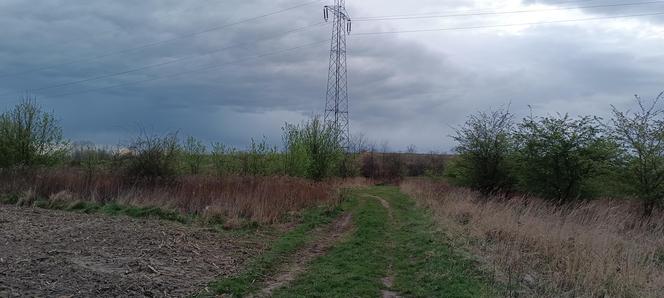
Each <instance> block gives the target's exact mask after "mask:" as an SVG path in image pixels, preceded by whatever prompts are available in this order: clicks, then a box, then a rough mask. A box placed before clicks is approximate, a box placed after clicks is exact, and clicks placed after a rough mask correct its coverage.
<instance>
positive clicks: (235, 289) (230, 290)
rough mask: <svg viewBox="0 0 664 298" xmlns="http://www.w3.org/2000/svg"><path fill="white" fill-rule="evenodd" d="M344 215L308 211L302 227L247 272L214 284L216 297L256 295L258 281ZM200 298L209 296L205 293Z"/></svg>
mask: <svg viewBox="0 0 664 298" xmlns="http://www.w3.org/2000/svg"><path fill="white" fill-rule="evenodd" d="M341 212H342V209H341V208H334V209H330V208H329V207H319V208H312V209H309V210H307V211H305V212H304V213H303V216H302V222H301V224H299V225H298V226H297V227H296V228H295V229H293V230H292V231H290V232H288V233H286V234H285V235H284V236H282V237H281V238H279V239H278V240H277V241H276V242H275V243H274V244H273V245H272V247H271V248H270V249H269V250H268V251H267V252H265V253H263V254H262V255H260V256H259V257H257V258H256V259H254V260H253V261H251V262H250V264H249V265H248V266H247V268H246V269H245V270H244V271H243V272H241V273H240V274H238V275H237V276H232V277H228V278H222V279H220V280H218V281H216V282H213V283H212V284H211V285H210V286H209V288H210V289H211V290H212V292H213V293H215V294H231V295H233V297H243V296H246V295H247V294H249V293H252V292H254V291H256V290H257V289H258V288H257V284H258V283H257V282H258V281H260V280H261V279H262V278H263V277H264V276H266V275H269V274H270V273H273V272H274V270H276V268H277V266H278V265H279V264H281V263H282V262H284V261H285V260H287V259H288V257H289V256H290V255H292V254H293V253H294V252H296V251H297V250H298V249H299V248H300V247H302V246H303V245H305V244H306V243H307V242H308V241H310V240H311V237H310V232H311V231H312V230H313V229H315V228H317V227H319V226H321V225H324V224H327V223H330V222H331V221H332V220H333V219H334V218H335V217H337V216H338V215H339V214H340V213H341ZM200 296H207V295H206V294H205V293H203V294H201V295H200Z"/></svg>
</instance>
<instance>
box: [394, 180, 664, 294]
mask: <svg viewBox="0 0 664 298" xmlns="http://www.w3.org/2000/svg"><path fill="white" fill-rule="evenodd" d="M401 189H402V191H404V192H405V193H407V194H409V195H411V196H412V197H413V198H414V199H416V200H417V201H418V203H419V204H421V205H423V206H424V207H427V208H430V209H431V210H432V212H433V214H434V217H435V218H436V220H437V221H438V222H439V223H440V224H441V225H442V227H443V228H444V229H445V230H446V231H447V232H448V234H449V235H450V237H452V239H453V242H454V243H459V245H461V246H463V247H464V248H466V249H470V250H471V252H473V254H476V255H477V256H479V259H480V262H481V263H483V264H484V265H485V267H486V268H487V270H489V271H491V272H493V274H494V275H495V278H496V279H497V280H498V281H501V282H502V283H504V284H507V285H508V290H507V292H508V293H507V294H509V295H510V296H532V297H535V296H539V297H541V296H544V297H552V296H555V297H662V296H664V237H663V236H664V220H663V218H664V217H662V216H663V215H664V214H662V213H660V214H656V215H654V216H653V217H652V218H651V219H649V220H644V219H642V218H641V217H640V211H641V209H640V208H639V206H638V205H637V204H633V203H630V202H628V201H617V200H596V201H592V202H581V203H578V204H575V205H574V206H556V205H552V204H549V203H547V202H545V201H543V200H540V199H535V198H522V197H517V198H509V199H498V198H494V199H488V200H487V199H481V198H480V197H479V195H478V194H476V193H474V192H471V191H469V190H466V189H459V188H453V187H450V186H449V185H447V184H446V183H444V182H433V181H431V180H427V179H412V180H407V181H405V182H404V183H403V184H402V185H401Z"/></svg>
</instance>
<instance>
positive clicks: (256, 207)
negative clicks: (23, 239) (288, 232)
mask: <svg viewBox="0 0 664 298" xmlns="http://www.w3.org/2000/svg"><path fill="white" fill-rule="evenodd" d="M344 183H345V182H341V181H336V182H320V183H317V182H312V181H309V180H306V179H300V178H291V177H252V176H247V177H244V176H224V177H214V176H183V177H178V178H174V179H171V180H165V181H150V182H145V181H142V182H140V181H131V180H128V179H127V178H126V177H123V176H120V175H116V174H112V173H94V174H92V175H89V174H87V173H85V172H83V171H81V170H77V169H60V170H41V171H31V172H29V173H27V172H0V194H2V193H4V194H8V193H21V192H25V191H28V190H30V191H32V192H33V193H35V194H36V195H37V196H38V197H41V198H51V197H53V196H55V195H56V194H59V193H63V192H66V193H68V194H69V195H67V196H64V197H68V198H71V200H75V201H89V202H96V203H101V204H105V203H111V202H114V203H119V204H126V205H131V206H139V207H159V208H167V209H174V210H178V211H180V212H183V213H187V214H198V215H202V216H206V217H216V216H222V217H224V218H230V219H248V220H252V221H257V222H260V223H274V222H277V221H279V220H280V219H283V217H284V216H285V215H287V214H290V213H293V212H297V211H300V210H302V209H305V208H308V207H313V206H317V205H322V204H332V205H334V204H336V203H338V201H339V200H340V197H339V195H338V193H337V189H338V187H340V186H343V185H344ZM353 183H357V182H353ZM61 197H63V196H61Z"/></svg>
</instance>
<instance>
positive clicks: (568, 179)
mask: <svg viewBox="0 0 664 298" xmlns="http://www.w3.org/2000/svg"><path fill="white" fill-rule="evenodd" d="M516 140H517V143H518V149H517V152H516V163H515V164H516V166H515V168H516V172H517V177H518V179H519V183H520V188H521V189H522V190H524V191H527V192H529V193H534V194H538V195H540V196H544V197H549V198H552V199H556V200H557V201H558V202H567V201H569V200H571V199H574V198H578V197H580V196H582V195H583V193H584V190H585V188H586V186H587V185H586V184H587V182H588V181H589V180H590V179H592V178H594V177H597V176H599V175H600V174H602V172H603V171H604V169H606V168H607V167H608V164H609V162H610V160H611V159H612V157H613V156H614V152H615V150H614V148H615V146H614V145H613V144H612V143H611V142H609V141H608V140H607V139H606V138H604V136H603V135H602V129H601V125H600V123H599V121H598V120H597V119H595V118H591V117H580V118H578V119H571V118H570V117H569V116H568V115H564V116H560V115H559V116H558V117H540V118H538V117H534V116H530V117H528V118H526V119H524V120H523V122H522V123H521V124H519V130H518V132H517V133H516Z"/></svg>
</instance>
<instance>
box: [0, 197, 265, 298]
mask: <svg viewBox="0 0 664 298" xmlns="http://www.w3.org/2000/svg"><path fill="white" fill-rule="evenodd" d="M266 238H267V237H260V236H258V237H257V236H256V235H252V237H251V238H248V237H246V238H245V237H237V236H235V237H233V236H230V235H226V234H220V233H217V232H214V231H210V230H206V229H202V228H197V227H190V226H184V225H181V224H178V223H173V222H166V221H159V220H140V219H131V218H127V217H110V216H104V215H99V214H95V215H87V214H78V213H72V212H62V211H52V210H43V209H26V208H16V207H8V206H0V297H19V296H20V297H26V296H38V297H116V296H123V297H128V296H129V297H144V296H148V297H182V296H188V295H191V294H193V293H196V292H198V291H200V290H201V289H203V288H204V287H205V285H206V284H207V283H208V282H210V281H212V280H213V279H215V278H216V277H218V276H226V275H231V274H233V273H236V272H237V271H238V270H239V269H240V268H241V266H243V265H244V262H245V261H247V260H248V258H250V257H253V256H256V255H257V254H258V253H260V252H261V251H262V250H263V249H264V248H265V247H264V243H265V242H266Z"/></svg>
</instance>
